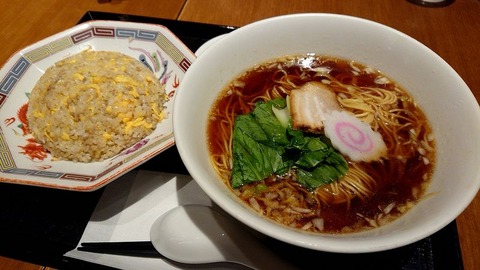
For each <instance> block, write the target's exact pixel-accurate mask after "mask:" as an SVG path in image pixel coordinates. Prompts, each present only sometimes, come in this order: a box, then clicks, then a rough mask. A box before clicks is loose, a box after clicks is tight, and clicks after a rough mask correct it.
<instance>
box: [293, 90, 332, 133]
mask: <svg viewBox="0 0 480 270" xmlns="http://www.w3.org/2000/svg"><path fill="white" fill-rule="evenodd" d="M339 110H341V107H340V105H339V104H338V102H337V98H336V96H335V93H334V92H333V91H332V90H331V89H330V87H328V86H327V85H325V84H323V83H320V82H308V83H306V84H304V85H303V86H302V87H300V88H297V89H294V90H292V91H291V92H290V114H291V118H292V127H293V129H299V130H303V131H306V132H311V133H317V134H318V133H323V128H324V127H323V122H324V121H325V119H326V114H328V113H330V112H331V111H339Z"/></svg>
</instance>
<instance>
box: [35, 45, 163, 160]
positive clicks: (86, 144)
mask: <svg viewBox="0 0 480 270" xmlns="http://www.w3.org/2000/svg"><path fill="white" fill-rule="evenodd" d="M166 100H167V97H166V94H165V87H164V85H162V84H161V83H160V82H159V80H158V79H157V78H156V77H155V75H154V73H153V72H152V71H151V70H150V69H148V68H147V67H146V66H145V65H143V64H142V63H140V62H139V61H137V60H136V59H134V58H132V57H130V56H127V55H124V54H121V53H118V52H111V51H93V50H87V51H83V52H80V53H78V54H75V55H73V56H70V57H68V58H65V59H63V60H61V61H59V62H57V63H55V65H54V66H52V67H50V68H48V69H47V70H46V72H45V74H44V75H43V76H42V77H41V78H40V80H39V81H38V82H37V84H36V85H35V87H34V88H33V90H32V92H31V94H30V96H29V105H28V112H27V120H28V125H29V129H30V131H31V133H32V135H33V136H34V138H35V140H36V141H37V142H38V143H41V144H42V145H43V147H44V148H45V149H46V150H47V151H49V152H50V153H51V154H52V156H53V158H55V159H58V160H69V161H76V162H94V161H102V160H105V159H108V158H111V157H113V156H115V155H117V154H118V153H120V152H121V151H122V150H124V149H126V148H128V147H130V146H132V145H134V144H135V143H136V142H138V141H140V140H141V139H142V138H144V137H146V136H148V135H149V134H151V133H152V132H153V130H154V129H155V128H156V126H157V124H158V123H159V122H160V121H161V120H162V119H163V118H164V103H165V101H166Z"/></svg>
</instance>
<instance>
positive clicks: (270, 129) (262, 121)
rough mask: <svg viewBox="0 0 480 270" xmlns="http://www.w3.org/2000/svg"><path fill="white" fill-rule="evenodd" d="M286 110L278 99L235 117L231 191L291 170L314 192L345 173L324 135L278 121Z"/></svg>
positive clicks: (345, 166)
mask: <svg viewBox="0 0 480 270" xmlns="http://www.w3.org/2000/svg"><path fill="white" fill-rule="evenodd" d="M285 109H287V108H286V101H285V99H280V98H278V99H274V100H271V101H268V102H258V103H257V104H256V106H255V109H254V110H253V111H252V112H251V113H249V114H246V115H239V116H237V117H236V119H235V124H234V128H233V149H232V150H233V151H232V153H233V170H232V177H231V181H232V187H233V188H238V187H241V186H243V185H245V184H248V183H252V182H257V181H261V180H263V179H265V178H267V177H269V176H271V175H274V174H276V175H281V174H285V173H287V172H289V171H290V170H293V171H295V172H296V176H297V177H296V178H297V181H298V182H299V183H300V184H302V185H303V186H305V187H306V188H307V189H314V188H316V187H319V186H321V185H324V184H328V183H331V182H333V181H335V180H337V179H339V178H340V177H343V176H344V175H345V174H346V172H347V170H348V164H347V162H346V160H345V159H344V158H343V156H342V155H340V154H339V153H338V152H336V150H335V149H334V148H333V147H332V146H331V144H330V142H329V140H328V139H327V138H326V137H325V136H318V135H312V134H307V133H303V132H301V131H299V130H293V129H292V128H291V125H290V124H288V125H287V126H285V119H284V117H280V120H279V119H278V118H277V116H278V111H282V110H285ZM274 111H276V112H275V113H274Z"/></svg>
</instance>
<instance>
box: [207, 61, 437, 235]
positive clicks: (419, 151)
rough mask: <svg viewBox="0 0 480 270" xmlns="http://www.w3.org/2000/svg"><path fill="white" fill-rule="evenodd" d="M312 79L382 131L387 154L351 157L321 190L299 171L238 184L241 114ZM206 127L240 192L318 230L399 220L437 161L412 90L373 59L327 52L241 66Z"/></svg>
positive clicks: (224, 172) (260, 206)
mask: <svg viewBox="0 0 480 270" xmlns="http://www.w3.org/2000/svg"><path fill="white" fill-rule="evenodd" d="M311 81H317V82H321V83H323V84H326V85H328V87H329V88H331V90H333V91H334V93H335V94H336V99H337V101H338V103H339V105H340V106H341V108H342V109H343V110H346V111H349V112H351V113H353V114H354V115H355V116H356V117H357V118H359V119H361V120H362V121H364V122H366V123H368V124H370V126H371V128H372V129H373V130H375V131H377V132H378V133H380V134H381V135H382V138H383V141H384V142H385V144H386V146H387V152H388V153H387V155H386V157H383V158H381V159H380V160H377V161H373V162H354V161H352V160H349V159H348V158H346V160H347V161H348V167H349V168H348V172H347V173H346V175H345V176H344V177H342V178H340V179H338V180H336V181H334V182H333V183H329V184H325V185H323V186H320V187H317V188H315V189H314V190H311V189H307V188H306V187H304V186H302V185H301V184H300V183H299V182H297V180H296V177H295V173H294V172H289V173H286V174H282V175H275V174H273V175H271V176H269V177H266V178H265V179H259V181H256V182H253V183H249V184H245V185H243V186H241V187H239V188H235V189H234V188H232V186H231V182H230V179H231V174H232V172H231V169H232V130H233V124H234V120H235V117H236V116H237V115H242V114H247V113H249V112H251V111H252V110H253V108H254V107H255V104H256V103H257V102H259V101H268V100H271V99H274V98H277V97H282V98H285V97H286V96H287V95H289V94H290V92H291V91H292V90H293V89H296V88H299V87H301V86H302V85H304V84H305V83H307V82H311ZM207 132H208V134H207V139H208V145H209V151H210V156H211V159H212V164H213V165H214V167H215V169H216V170H217V172H218V174H219V175H220V176H221V178H222V179H223V180H224V181H225V183H226V184H227V185H228V186H230V188H231V189H232V191H233V192H234V193H235V194H237V195H238V196H239V197H240V198H241V199H242V200H243V201H244V202H245V203H246V204H247V205H249V206H251V207H252V208H253V209H254V210H256V211H258V212H259V213H260V214H262V215H264V216H266V217H268V218H270V219H272V220H275V221H276V222H279V223H281V224H284V225H286V226H290V227H294V228H298V229H301V230H305V231H311V232H324V233H325V232H326V233H344V232H357V231H361V230H366V229H370V228H375V227H378V226H381V225H383V224H386V223H388V222H391V221H393V220H394V219H396V218H397V217H398V216H400V215H402V214H403V213H405V212H406V211H408V210H409V209H410V208H411V207H412V206H414V205H415V203H416V202H418V200H419V199H420V198H421V197H422V195H424V193H425V190H426V188H427V186H428V183H429V180H430V178H431V174H432V171H433V166H434V163H435V162H434V161H435V143H434V139H433V135H432V132H431V128H430V126H429V124H428V121H427V119H426V117H425V115H424V113H423V112H422V110H421V109H420V108H419V107H418V106H417V105H416V103H415V101H414V100H413V98H412V97H411V96H410V95H409V94H408V93H407V91H405V90H404V89H402V87H400V86H399V85H398V84H397V83H396V82H395V81H393V80H391V79H390V78H388V77H387V76H385V75H384V74H382V73H381V72H379V71H376V70H374V69H372V68H370V67H368V66H365V65H362V64H359V63H356V62H353V61H349V60H345V59H338V58H333V57H327V56H317V55H302V56H288V57H284V58H281V59H276V60H274V61H270V62H267V63H263V64H260V65H257V66H255V67H253V68H252V69H250V70H248V71H246V72H245V73H244V74H241V75H240V76H238V77H237V78H235V79H234V80H233V81H232V82H231V83H230V84H229V85H228V86H227V87H226V88H225V89H224V90H223V91H222V92H221V94H220V95H219V97H218V98H217V100H216V102H215V104H214V106H213V107H212V109H211V111H210V117H209V121H208V130H207Z"/></svg>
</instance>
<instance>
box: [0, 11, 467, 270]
mask: <svg viewBox="0 0 480 270" xmlns="http://www.w3.org/2000/svg"><path fill="white" fill-rule="evenodd" d="M89 20H121V21H134V22H147V23H155V24H161V25H164V26H166V27H168V28H169V29H170V30H171V31H172V32H173V33H174V34H175V35H177V36H178V37H179V38H180V39H181V40H182V41H183V42H184V43H185V44H186V45H187V46H188V47H189V48H190V49H191V50H192V51H195V50H196V49H197V48H198V47H199V46H200V45H202V44H203V43H204V42H205V41H207V40H209V39H211V38H213V37H215V36H218V35H221V34H224V33H228V32H230V31H232V30H234V29H235V28H234V27H230V26H219V25H211V24H201V23H193V22H183V21H175V20H169V19H159V18H151V17H142V16H132V15H125V14H113V13H104V12H95V11H90V12H87V13H86V14H85V15H84V16H83V17H82V18H81V19H80V21H79V22H85V21H89ZM138 169H144V170H156V171H162V172H171V173H181V174H185V173H187V170H186V169H185V167H184V165H183V163H182V161H181V159H180V157H179V155H178V152H177V149H176V147H175V146H173V147H172V148H170V149H168V150H166V151H165V152H163V153H161V154H159V155H157V156H155V157H154V158H152V159H151V160H149V161H147V162H146V163H144V164H142V165H141V166H139V167H138ZM102 192H103V189H100V190H97V191H94V192H90V193H82V192H73V191H64V190H53V189H46V188H41V187H30V186H21V185H13V184H5V183H1V184H0V205H1V206H0V255H3V256H7V257H11V258H16V259H20V260H23V261H28V262H32V263H36V264H40V265H47V266H51V267H54V268H57V269H111V268H108V267H104V266H100V265H94V264H91V263H88V262H83V261H79V260H75V259H72V258H67V257H63V254H64V253H66V252H67V251H70V250H71V249H73V248H75V247H76V245H77V243H78V241H79V240H80V237H81V236H82V234H83V231H84V229H85V226H86V224H87V223H88V220H89V218H90V215H91V213H92V212H93V210H94V208H95V205H96V204H97V202H98V200H99V198H100V196H101V194H102ZM266 241H267V243H268V244H269V245H270V246H271V248H272V249H273V250H275V251H276V252H278V253H280V254H281V255H282V256H284V257H285V258H288V259H289V260H290V261H291V262H292V263H293V264H294V265H297V266H299V267H300V268H302V269H306V268H308V269H310V268H312V266H313V267H314V268H327V269H382V270H383V269H388V270H397V269H398V270H400V269H401V270H439V269H451V270H456V269H463V263H462V258H461V252H460V247H459V242H458V234H457V228H456V224H455V222H452V223H451V224H449V225H448V226H446V227H445V228H443V229H442V230H440V231H439V232H437V233H435V234H434V235H432V236H430V237H427V238H425V239H423V240H421V241H418V242H416V243H413V244H411V245H408V246H405V247H402V248H398V249H394V250H389V251H384V252H377V253H367V254H334V253H326V252H318V251H313V250H309V249H303V248H299V247H296V246H292V245H289V244H286V243H283V242H280V241H277V240H274V239H269V238H267V240H266Z"/></svg>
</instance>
